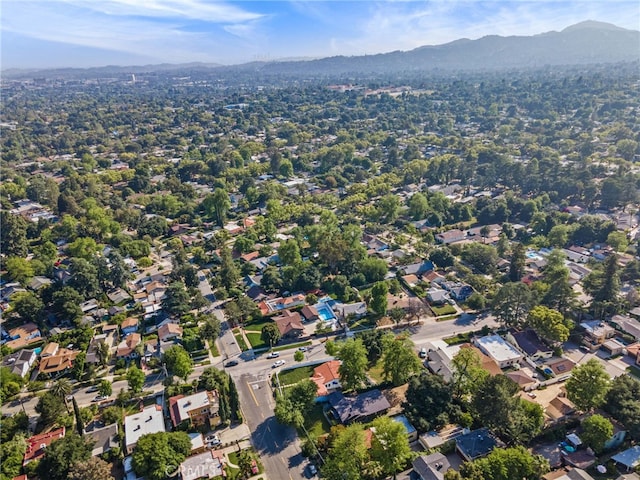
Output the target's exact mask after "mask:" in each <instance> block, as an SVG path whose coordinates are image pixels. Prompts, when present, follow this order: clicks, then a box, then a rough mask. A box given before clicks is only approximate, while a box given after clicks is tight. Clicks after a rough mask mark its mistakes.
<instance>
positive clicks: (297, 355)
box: [293, 350, 304, 362]
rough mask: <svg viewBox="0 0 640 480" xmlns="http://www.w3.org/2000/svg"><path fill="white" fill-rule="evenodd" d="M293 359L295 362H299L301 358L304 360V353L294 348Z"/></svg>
mask: <svg viewBox="0 0 640 480" xmlns="http://www.w3.org/2000/svg"><path fill="white" fill-rule="evenodd" d="M293 359H294V360H295V361H296V362H301V361H302V360H304V353H303V352H301V351H300V350H296V351H295V353H294V354H293Z"/></svg>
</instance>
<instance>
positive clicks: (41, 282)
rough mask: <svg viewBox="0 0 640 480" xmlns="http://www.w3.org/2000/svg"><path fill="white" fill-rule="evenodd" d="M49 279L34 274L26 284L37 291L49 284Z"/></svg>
mask: <svg viewBox="0 0 640 480" xmlns="http://www.w3.org/2000/svg"><path fill="white" fill-rule="evenodd" d="M51 283H52V282H51V279H50V278H47V277H42V276H39V275H36V276H35V277H33V278H32V279H31V280H30V281H29V284H28V285H27V286H28V287H29V288H30V289H31V290H34V291H36V292H37V291H38V290H40V289H41V288H44V287H46V286H47V285H51Z"/></svg>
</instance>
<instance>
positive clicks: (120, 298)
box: [107, 288, 131, 304]
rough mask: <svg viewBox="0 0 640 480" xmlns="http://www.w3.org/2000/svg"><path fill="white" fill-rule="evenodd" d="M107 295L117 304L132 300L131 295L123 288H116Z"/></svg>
mask: <svg viewBox="0 0 640 480" xmlns="http://www.w3.org/2000/svg"><path fill="white" fill-rule="evenodd" d="M107 297H109V300H111V301H112V302H113V303H115V304H119V303H124V302H126V301H128V300H131V295H129V294H128V293H127V292H126V291H125V290H123V289H122V288H116V289H115V290H113V291H111V292H109V293H107Z"/></svg>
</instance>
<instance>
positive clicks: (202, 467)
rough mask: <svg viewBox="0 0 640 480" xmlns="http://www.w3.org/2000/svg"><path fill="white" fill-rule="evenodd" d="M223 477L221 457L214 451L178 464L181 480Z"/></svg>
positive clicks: (194, 456) (208, 451)
mask: <svg viewBox="0 0 640 480" xmlns="http://www.w3.org/2000/svg"><path fill="white" fill-rule="evenodd" d="M224 476H225V472H224V463H223V456H222V454H220V453H219V452H218V451H216V450H207V451H206V452H202V453H200V454H199V455H193V456H191V457H188V458H186V459H185V460H184V461H183V462H182V463H181V464H180V477H181V478H182V480H197V479H199V478H222V477H224Z"/></svg>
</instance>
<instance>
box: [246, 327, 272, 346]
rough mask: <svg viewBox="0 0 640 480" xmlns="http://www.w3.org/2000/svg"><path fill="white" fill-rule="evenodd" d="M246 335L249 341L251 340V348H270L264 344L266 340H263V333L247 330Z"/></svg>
mask: <svg viewBox="0 0 640 480" xmlns="http://www.w3.org/2000/svg"><path fill="white" fill-rule="evenodd" d="M244 334H245V335H246V336H247V339H249V343H250V344H251V347H253V348H254V349H257V348H267V347H268V346H269V345H267V344H266V343H264V340H262V333H261V332H254V331H252V330H245V332H244Z"/></svg>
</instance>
